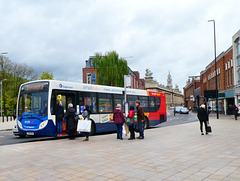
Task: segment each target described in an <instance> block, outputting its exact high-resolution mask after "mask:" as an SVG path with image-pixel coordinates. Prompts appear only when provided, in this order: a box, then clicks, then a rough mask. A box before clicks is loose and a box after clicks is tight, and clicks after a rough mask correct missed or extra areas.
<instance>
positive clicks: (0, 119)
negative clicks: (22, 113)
mask: <svg viewBox="0 0 240 181" xmlns="http://www.w3.org/2000/svg"><path fill="white" fill-rule="evenodd" d="M8 121H14V118H13V116H3V117H1V116H0V122H1V123H4V122H8Z"/></svg>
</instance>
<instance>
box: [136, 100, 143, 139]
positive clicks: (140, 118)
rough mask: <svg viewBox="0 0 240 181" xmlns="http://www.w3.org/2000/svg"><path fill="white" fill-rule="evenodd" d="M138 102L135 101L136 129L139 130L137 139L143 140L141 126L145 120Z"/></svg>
mask: <svg viewBox="0 0 240 181" xmlns="http://www.w3.org/2000/svg"><path fill="white" fill-rule="evenodd" d="M140 104H141V103H140V101H139V100H137V101H136V108H137V120H138V129H139V137H137V139H144V131H143V124H144V120H145V116H144V110H143V107H142V106H141V105H140Z"/></svg>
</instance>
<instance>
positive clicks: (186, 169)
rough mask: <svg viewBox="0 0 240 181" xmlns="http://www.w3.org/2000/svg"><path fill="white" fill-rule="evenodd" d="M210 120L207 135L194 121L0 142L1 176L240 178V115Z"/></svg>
mask: <svg viewBox="0 0 240 181" xmlns="http://www.w3.org/2000/svg"><path fill="white" fill-rule="evenodd" d="M210 122H211V125H212V129H213V133H212V134H210V135H204V136H202V135H200V131H199V124H198V122H193V123H188V124H181V125H176V126H170V127H161V128H156V129H149V130H146V131H145V135H146V138H145V139H144V140H133V141H129V140H127V138H126V137H124V140H122V141H121V140H117V139H116V135H115V134H109V135H100V136H94V137H91V138H90V141H89V142H83V141H82V139H83V138H77V139H76V140H67V139H63V140H52V141H44V142H31V143H23V144H15V145H6V146H1V147H0V149H1V151H0V163H1V164H0V180H14V181H15V180H24V181H26V180H29V181H34V180H53V181H57V180H59V181H60V180H71V181H72V180H78V181H79V180H95V181H101V180H129V181H135V180H149V181H152V180H166V181H168V180H169V181H179V180H183V181H199V180H206V181H214V180H240V136H239V133H240V121H235V120H233V118H232V117H223V118H221V119H220V120H216V119H215V118H213V117H211V120H210Z"/></svg>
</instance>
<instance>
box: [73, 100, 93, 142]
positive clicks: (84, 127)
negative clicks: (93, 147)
mask: <svg viewBox="0 0 240 181" xmlns="http://www.w3.org/2000/svg"><path fill="white" fill-rule="evenodd" d="M91 113H92V112H91V111H90V109H89V106H88V105H86V106H84V111H83V114H82V116H83V119H84V120H81V121H79V122H78V128H77V131H80V132H83V133H85V136H86V138H85V139H84V140H83V141H89V135H90V132H91V127H92V121H91V120H89V118H90V114H91Z"/></svg>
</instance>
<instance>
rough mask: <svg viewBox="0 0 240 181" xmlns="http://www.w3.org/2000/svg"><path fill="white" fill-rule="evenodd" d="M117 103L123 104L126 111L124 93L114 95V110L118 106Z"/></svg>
mask: <svg viewBox="0 0 240 181" xmlns="http://www.w3.org/2000/svg"><path fill="white" fill-rule="evenodd" d="M117 104H121V105H122V111H123V112H124V106H123V96H122V95H114V97H113V109H114V110H115V109H116V108H117Z"/></svg>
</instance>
